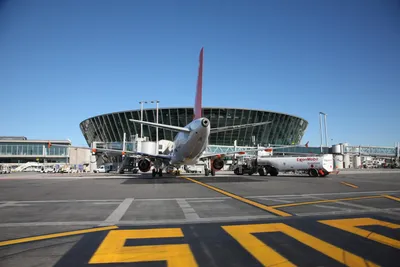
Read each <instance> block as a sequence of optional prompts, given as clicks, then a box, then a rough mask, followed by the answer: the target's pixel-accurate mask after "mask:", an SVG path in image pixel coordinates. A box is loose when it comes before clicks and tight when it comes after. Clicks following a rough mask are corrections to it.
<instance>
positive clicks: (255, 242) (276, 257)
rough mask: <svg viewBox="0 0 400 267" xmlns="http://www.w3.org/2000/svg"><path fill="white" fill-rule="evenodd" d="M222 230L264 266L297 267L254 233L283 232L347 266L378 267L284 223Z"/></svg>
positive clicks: (229, 227) (235, 226)
mask: <svg viewBox="0 0 400 267" xmlns="http://www.w3.org/2000/svg"><path fill="white" fill-rule="evenodd" d="M222 228H223V229H224V230H225V231H226V232H228V233H229V234H230V235H231V236H232V237H233V238H235V239H236V241H238V242H239V243H240V244H241V245H242V246H243V247H244V248H245V249H246V250H247V251H248V252H249V253H251V254H252V255H253V256H254V257H255V258H256V259H257V260H258V261H260V262H261V263H262V264H263V265H264V266H280V267H281V266H283V267H292V266H295V265H294V264H293V263H291V262H290V261H289V260H288V259H286V258H284V257H283V256H281V255H280V254H279V253H277V252H276V251H274V250H273V249H272V248H270V247H269V246H267V245H266V244H264V243H263V242H261V241H260V240H259V239H257V238H256V237H255V236H254V235H252V234H254V233H265V232H282V233H284V234H286V235H288V236H290V237H292V238H294V239H296V240H298V241H300V242H301V243H303V244H305V245H307V246H309V247H311V248H313V249H315V250H317V251H319V252H321V253H323V254H325V255H327V256H328V257H330V258H332V259H334V260H336V261H338V262H340V263H342V264H344V265H346V266H357V267H361V266H365V267H373V266H378V265H376V264H374V263H372V262H370V261H367V260H365V259H363V258H361V257H359V256H357V255H354V254H352V253H350V252H348V251H346V250H343V249H341V248H338V247H336V246H334V245H331V244H329V243H327V242H325V241H323V240H321V239H318V238H316V237H314V236H311V235H309V234H307V233H304V232H302V231H300V230H297V229H295V228H293V227H291V226H288V225H286V224H283V223H268V224H248V225H233V226H222ZM305 257H307V255H305Z"/></svg>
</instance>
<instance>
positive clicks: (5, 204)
mask: <svg viewBox="0 0 400 267" xmlns="http://www.w3.org/2000/svg"><path fill="white" fill-rule="evenodd" d="M13 204H15V202H13V201H9V202H6V203H4V204H1V205H0V208H4V207H9V206H12V205H13Z"/></svg>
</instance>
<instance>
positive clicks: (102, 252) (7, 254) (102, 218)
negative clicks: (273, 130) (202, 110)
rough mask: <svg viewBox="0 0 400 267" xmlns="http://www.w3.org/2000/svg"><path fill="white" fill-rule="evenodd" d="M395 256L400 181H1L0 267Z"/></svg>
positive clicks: (314, 261)
mask: <svg viewBox="0 0 400 267" xmlns="http://www.w3.org/2000/svg"><path fill="white" fill-rule="evenodd" d="M77 230H82V231H77ZM399 250H400V173H391V172H388V173H379V174H377V173H361V174H357V173H348V174H339V175H331V176H329V177H328V178H310V177H301V176H278V177H270V176H266V177H261V176H258V175H253V176H247V175H243V176H235V175H231V174H227V173H220V172H219V173H218V174H217V176H216V177H204V176H200V175H186V174H182V177H173V176H164V177H162V178H158V177H157V178H151V176H150V175H147V174H139V175H82V174H62V175H60V174H36V173H35V174H29V173H14V174H10V175H2V176H0V266H1V267H2V266H57V267H59V266H96V265H98V266H167V262H168V266H399V264H398V255H399V254H400V252H399Z"/></svg>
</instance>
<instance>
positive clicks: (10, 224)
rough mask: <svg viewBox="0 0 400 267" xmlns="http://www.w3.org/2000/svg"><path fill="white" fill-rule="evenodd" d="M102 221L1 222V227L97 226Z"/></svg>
mask: <svg viewBox="0 0 400 267" xmlns="http://www.w3.org/2000/svg"><path fill="white" fill-rule="evenodd" d="M100 223H102V221H70V222H23V223H0V227H32V226H64V225H78V226H79V225H91V226H96V225H99V224H100Z"/></svg>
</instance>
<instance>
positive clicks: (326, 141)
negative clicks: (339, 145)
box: [319, 111, 328, 152]
mask: <svg viewBox="0 0 400 267" xmlns="http://www.w3.org/2000/svg"><path fill="white" fill-rule="evenodd" d="M321 115H324V126H325V146H326V147H328V126H327V124H326V116H327V115H328V114H326V113H324V112H322V111H320V112H319V133H320V135H321V152H322V143H323V141H322V123H321Z"/></svg>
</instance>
